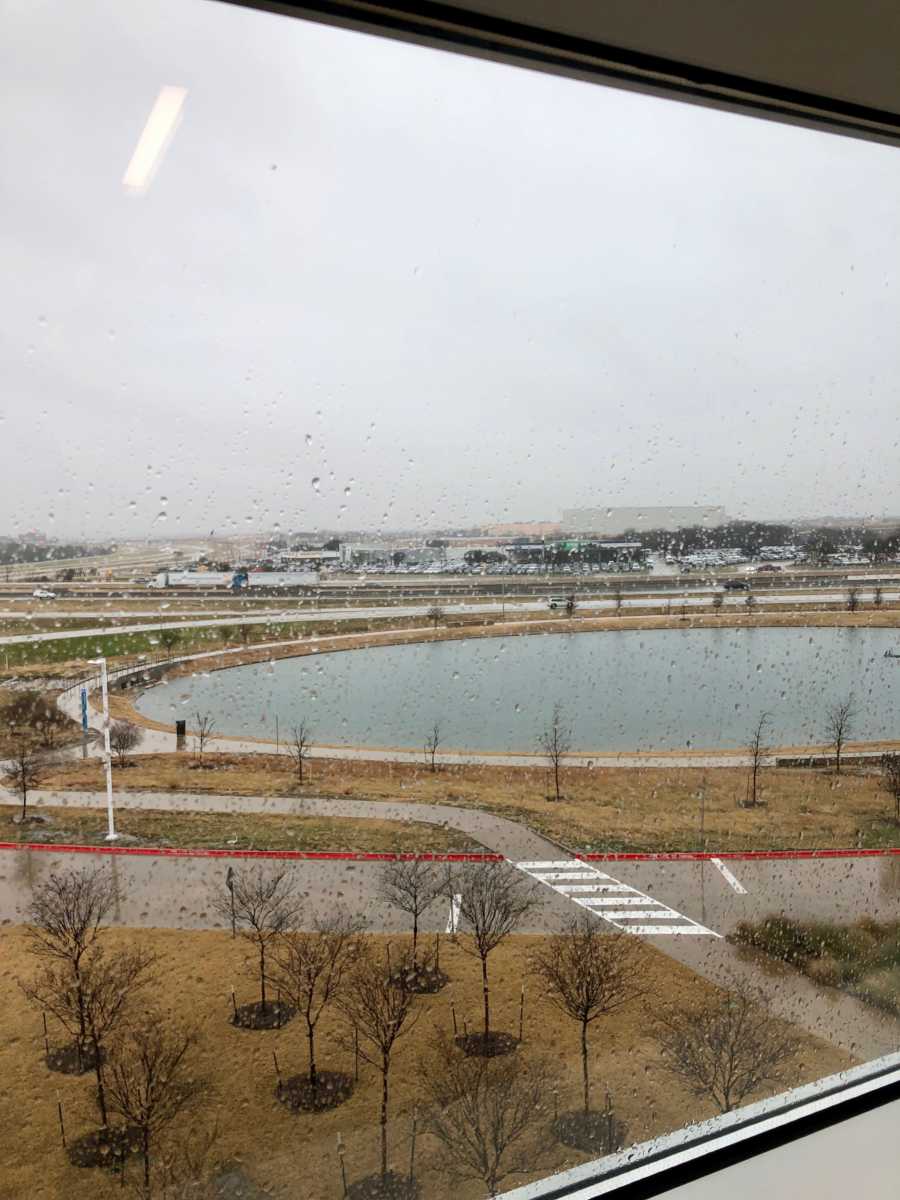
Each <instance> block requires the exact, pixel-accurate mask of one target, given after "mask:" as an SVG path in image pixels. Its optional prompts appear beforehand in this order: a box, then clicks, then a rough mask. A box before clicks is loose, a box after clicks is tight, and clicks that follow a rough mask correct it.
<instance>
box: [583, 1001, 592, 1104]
mask: <svg viewBox="0 0 900 1200" xmlns="http://www.w3.org/2000/svg"><path fill="white" fill-rule="evenodd" d="M581 1077H582V1082H583V1084H584V1111H585V1112H586V1113H587V1112H590V1111H591V1088H590V1083H589V1082H588V1023H587V1021H582V1022H581Z"/></svg>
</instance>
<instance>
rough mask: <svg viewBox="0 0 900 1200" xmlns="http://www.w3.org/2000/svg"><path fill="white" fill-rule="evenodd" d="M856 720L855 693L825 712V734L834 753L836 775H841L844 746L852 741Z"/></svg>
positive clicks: (832, 705) (830, 706)
mask: <svg viewBox="0 0 900 1200" xmlns="http://www.w3.org/2000/svg"><path fill="white" fill-rule="evenodd" d="M855 720H856V705H855V704H854V700H853V693H852V692H851V693H850V695H849V696H848V697H847V698H846V700H842V701H840V702H839V703H836V704H831V705H829V707H828V708H827V709H826V711H825V732H826V734H827V739H828V740H827V744H828V745H829V746H830V747H831V749H832V750H833V751H834V773H835V775H840V773H841V758H842V756H843V753H844V746H845V745H846V744H847V742H848V740H849V739H850V735H851V734H852V732H853V723H854V721H855Z"/></svg>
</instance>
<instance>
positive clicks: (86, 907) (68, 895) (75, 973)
mask: <svg viewBox="0 0 900 1200" xmlns="http://www.w3.org/2000/svg"><path fill="white" fill-rule="evenodd" d="M114 903H115V888H114V886H113V883H112V881H111V879H110V877H109V876H108V875H107V874H106V873H105V872H104V871H103V870H101V869H100V868H99V867H94V868H85V869H84V870H82V871H70V872H68V874H66V875H56V874H53V875H51V876H50V878H49V879H48V880H47V881H46V882H45V883H43V884H41V885H40V886H39V887H38V888H37V889H36V890H35V892H34V895H33V898H32V902H31V908H30V911H29V918H30V924H29V926H28V930H27V937H28V949H29V950H30V952H31V953H32V954H34V955H35V956H37V957H38V958H43V959H48V960H50V963H51V965H55V966H57V967H59V968H60V969H61V970H62V971H63V972H64V973H65V974H66V975H67V976H68V978H69V986H70V987H71V988H72V989H73V991H74V993H75V995H74V997H73V1000H72V1003H73V1005H74V1007H75V1009H76V1011H77V1013H78V1032H77V1036H76V1053H77V1054H78V1056H79V1059H80V1057H81V1055H82V1054H83V1052H84V1049H85V1047H86V1046H87V1044H88V1040H89V1032H88V1022H87V1010H86V1000H85V993H84V984H83V980H82V975H83V971H84V967H85V961H86V959H87V958H88V956H89V955H90V954H91V952H92V951H93V950H94V949H95V947H96V944H97V939H98V937H99V935H100V928H101V924H102V922H103V921H104V920H105V918H106V917H107V916H108V915H109V912H110V910H111V909H112V907H113V904H114Z"/></svg>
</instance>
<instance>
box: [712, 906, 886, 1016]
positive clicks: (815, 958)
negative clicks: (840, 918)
mask: <svg viewBox="0 0 900 1200" xmlns="http://www.w3.org/2000/svg"><path fill="white" fill-rule="evenodd" d="M730 940H731V941H733V942H735V943H737V944H738V945H742V946H750V947H752V948H754V949H756V950H761V951H763V952H764V953H765V954H768V955H769V956H770V957H772V958H776V959H778V960H779V961H781V962H785V963H788V964H790V966H792V967H796V968H797V970H799V971H802V972H803V974H804V975H806V976H807V977H808V978H810V979H811V980H812V981H813V982H814V983H816V984H818V985H819V986H822V987H834V988H839V989H840V990H841V991H843V992H847V993H849V994H850V995H851V996H856V997H857V998H858V999H860V1000H863V1001H865V1002H866V1003H867V1004H871V1005H874V1006H875V1007H877V1008H882V1009H885V1010H886V1011H887V1012H890V1013H893V1014H895V1015H900V921H875V920H873V919H872V918H871V917H862V918H861V919H860V920H858V921H855V922H853V923H852V924H839V923H837V922H834V921H799V920H795V919H793V918H791V917H785V916H780V915H779V916H770V917H766V918H765V919H764V920H762V921H755V922H752V921H742V922H741V924H740V925H738V927H737V930H736V931H735V933H734V934H733V935H732V936H731V939H730Z"/></svg>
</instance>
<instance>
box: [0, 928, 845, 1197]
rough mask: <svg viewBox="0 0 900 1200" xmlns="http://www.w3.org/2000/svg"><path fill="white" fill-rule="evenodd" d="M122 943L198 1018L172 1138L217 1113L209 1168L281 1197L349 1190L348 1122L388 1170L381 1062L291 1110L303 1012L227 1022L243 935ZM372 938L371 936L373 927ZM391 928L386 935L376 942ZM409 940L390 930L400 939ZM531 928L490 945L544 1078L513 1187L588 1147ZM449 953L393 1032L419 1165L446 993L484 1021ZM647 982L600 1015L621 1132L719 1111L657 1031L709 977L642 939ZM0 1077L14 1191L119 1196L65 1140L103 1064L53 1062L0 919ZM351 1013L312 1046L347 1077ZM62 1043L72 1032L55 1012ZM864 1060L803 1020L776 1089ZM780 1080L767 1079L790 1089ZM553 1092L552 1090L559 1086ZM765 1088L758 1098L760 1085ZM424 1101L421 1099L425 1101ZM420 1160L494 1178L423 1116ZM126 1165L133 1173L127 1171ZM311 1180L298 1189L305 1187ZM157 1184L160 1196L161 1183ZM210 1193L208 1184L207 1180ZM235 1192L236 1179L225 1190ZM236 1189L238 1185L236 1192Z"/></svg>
mask: <svg viewBox="0 0 900 1200" xmlns="http://www.w3.org/2000/svg"><path fill="white" fill-rule="evenodd" d="M103 937H104V940H105V943H106V944H107V945H108V946H109V947H110V948H116V947H132V946H134V945H136V944H140V945H143V946H146V947H148V948H149V949H152V950H153V951H154V952H156V953H157V954H158V955H159V964H158V967H157V970H156V980H155V982H154V984H153V986H152V988H151V993H152V999H153V1000H154V1002H155V1003H157V1004H160V1005H164V1006H165V1008H166V1010H167V1011H169V1012H170V1013H171V1016H172V1019H173V1020H175V1021H177V1022H179V1023H183V1024H188V1025H190V1026H191V1027H193V1028H194V1029H195V1030H196V1031H197V1043H196V1046H195V1048H194V1049H193V1050H192V1051H191V1054H192V1058H191V1063H192V1065H193V1067H194V1069H195V1071H196V1074H197V1075H198V1076H199V1077H201V1078H203V1079H205V1080H208V1081H209V1083H210V1085H211V1087H212V1091H211V1094H210V1096H209V1098H208V1100H206V1101H205V1102H204V1104H203V1105H202V1106H200V1107H199V1108H194V1109H190V1110H189V1111H188V1112H187V1114H185V1116H184V1117H183V1118H181V1119H180V1120H179V1121H178V1122H176V1123H175V1125H173V1126H172V1127H170V1129H169V1131H168V1137H169V1138H174V1139H178V1138H179V1137H181V1136H182V1135H187V1134H188V1133H194V1134H198V1135H199V1134H203V1133H204V1132H205V1131H206V1130H208V1129H211V1128H212V1127H213V1126H214V1125H217V1127H218V1129H217V1134H216V1136H215V1138H214V1140H213V1145H212V1152H211V1155H210V1161H209V1163H208V1164H206V1165H207V1166H208V1168H209V1170H210V1172H211V1173H215V1172H216V1170H217V1169H218V1168H219V1167H220V1166H221V1165H223V1164H228V1163H238V1164H240V1166H241V1169H242V1170H243V1172H244V1173H245V1175H246V1176H247V1177H249V1178H250V1179H251V1180H252V1181H253V1182H254V1183H255V1184H256V1185H257V1186H258V1187H261V1188H264V1189H265V1192H266V1195H268V1196H271V1197H272V1198H273V1200H291V1198H293V1197H297V1196H298V1195H300V1194H301V1193H302V1195H303V1197H304V1200H338V1197H340V1195H341V1192H342V1189H341V1182H340V1169H339V1165H338V1159H337V1156H336V1154H335V1145H336V1140H337V1135H338V1134H339V1133H340V1134H341V1136H342V1138H343V1141H344V1144H345V1146H346V1167H347V1175H348V1180H349V1181H350V1182H352V1181H354V1180H355V1179H358V1178H360V1177H362V1176H364V1175H367V1174H369V1173H371V1172H372V1171H374V1170H377V1166H378V1105H379V1101H380V1093H381V1087H380V1075H378V1074H377V1072H376V1071H374V1070H373V1069H372V1068H371V1067H369V1066H367V1065H366V1064H365V1063H362V1064H361V1069H360V1079H359V1083H358V1086H357V1088H356V1090H355V1092H354V1093H353V1095H352V1096H351V1098H350V1099H349V1100H348V1101H347V1102H346V1103H345V1104H344V1105H342V1106H341V1107H339V1108H337V1109H334V1110H332V1111H330V1112H323V1113H319V1114H316V1115H308V1114H303V1113H301V1114H299V1115H295V1114H292V1113H291V1112H289V1111H288V1110H287V1109H285V1108H284V1107H283V1106H282V1105H280V1104H278V1103H277V1101H276V1100H275V1098H274V1095H273V1092H274V1088H275V1083H276V1078H275V1069H274V1064H273V1057H272V1055H273V1052H274V1053H275V1054H276V1055H277V1058H278V1063H279V1066H280V1069H281V1071H282V1073H283V1074H284V1075H285V1076H289V1075H292V1074H294V1073H297V1072H302V1071H303V1070H305V1066H306V1045H305V1034H304V1030H305V1026H304V1025H303V1024H302V1022H301V1021H300V1020H298V1019H295V1020H294V1021H293V1022H291V1023H290V1024H289V1025H287V1026H286V1027H284V1028H283V1029H280V1030H276V1031H270V1032H252V1031H248V1030H242V1029H236V1028H235V1027H234V1026H233V1025H231V1024H230V1020H229V1018H230V1010H231V1000H230V989H231V987H232V986H234V987H235V988H236V989H237V997H238V1003H241V1002H245V1001H250V1000H253V999H254V998H256V996H257V994H258V993H257V992H256V991H255V984H254V978H253V975H252V973H251V972H250V971H248V969H247V965H246V964H247V962H248V959H249V955H248V947H247V946H246V945H245V944H244V943H243V942H242V941H241V940H240V939H239V940H238V941H237V942H234V941H232V939H231V937H230V935H229V934H227V933H223V932H184V931H177V930H159V929H146V930H131V929H111V930H109V931H108V932H107V933H105V934H104V935H103ZM373 940H374V939H373ZM378 940H379V941H380V942H382V943H383V940H384V939H378ZM398 940H399V939H397V938H394V939H392V941H393V944H394V946H395V948H396V947H397V943H398ZM539 940H540V939H539V938H537V937H513V938H510V939H509V940H508V941H507V942H506V943H504V944H503V945H501V946H500V947H499V948H498V949H497V950H496V951H495V953H494V954H493V955H492V956H491V960H490V962H491V980H492V996H493V1000H492V1014H493V1021H492V1024H493V1025H494V1027H495V1028H497V1029H500V1030H507V1031H510V1032H516V1031H517V1029H518V1018H519V995H520V986H521V984H522V982H524V983H525V986H526V1002H525V1025H524V1042H523V1044H522V1046H521V1047H520V1049H519V1050H518V1051H517V1053H518V1054H519V1055H521V1056H522V1057H523V1058H524V1059H526V1061H528V1062H529V1063H533V1064H535V1065H536V1066H537V1065H538V1064H541V1067H540V1068H539V1069H541V1070H542V1071H543V1072H544V1078H545V1079H546V1091H545V1095H544V1099H543V1102H542V1104H541V1106H540V1108H539V1110H538V1111H536V1112H534V1114H533V1117H534V1120H533V1124H532V1127H531V1128H530V1130H529V1131H528V1132H527V1134H526V1137H525V1140H524V1142H523V1144H522V1148H523V1149H524V1150H526V1151H527V1152H528V1155H529V1156H530V1158H531V1161H532V1162H533V1164H534V1169H533V1170H532V1171H530V1172H529V1173H527V1174H524V1175H518V1176H514V1177H511V1178H509V1179H507V1181H506V1186H507V1187H509V1186H513V1185H515V1184H516V1183H523V1182H525V1181H526V1180H527V1179H529V1178H536V1177H540V1176H541V1175H545V1174H548V1173H550V1172H552V1171H554V1170H559V1169H563V1168H565V1167H569V1166H574V1165H576V1164H578V1163H581V1162H584V1161H587V1159H588V1158H589V1157H590V1156H588V1155H585V1154H581V1153H579V1152H578V1151H575V1150H571V1149H567V1148H565V1147H563V1146H561V1145H560V1144H559V1143H558V1142H556V1140H555V1138H554V1135H553V1133H552V1130H551V1128H550V1126H551V1122H552V1121H553V1117H554V1108H555V1107H556V1106H557V1105H558V1108H559V1110H560V1111H565V1110H567V1109H571V1108H575V1107H577V1106H578V1101H579V1095H580V1090H579V1089H580V1058H579V1040H578V1038H579V1034H578V1027H577V1025H576V1024H575V1023H574V1022H572V1021H568V1020H564V1019H563V1018H561V1017H560V1015H559V1013H558V1012H557V1010H556V1009H554V1008H553V1007H552V1006H551V1004H550V1002H549V1000H548V999H547V998H546V996H545V994H544V990H543V989H542V988H540V987H539V986H538V984H537V982H536V981H535V980H534V977H533V976H532V975H531V972H530V969H529V956H530V954H531V953H532V951H533V949H534V948H535V946H536V944H537V943H538V942H539ZM442 942H443V947H442V950H441V967H442V969H443V970H444V971H445V972H446V973H447V974H448V975H449V977H450V983H449V985H448V986H447V987H446V988H445V989H444V990H443V991H442V992H441V993H439V994H437V995H434V996H421V997H418V998H417V999H416V1000H415V1007H416V1010H417V1011H418V1013H419V1019H418V1021H417V1022H416V1024H415V1026H414V1027H413V1028H412V1030H411V1032H410V1033H409V1034H408V1035H407V1036H405V1037H403V1038H402V1039H401V1040H400V1041H399V1042H398V1043H397V1046H396V1049H395V1052H394V1055H393V1062H392V1071H391V1108H390V1121H389V1126H388V1134H389V1157H390V1164H391V1166H394V1167H396V1169H398V1170H399V1171H405V1170H407V1169H408V1166H409V1154H410V1145H409V1134H410V1128H411V1118H412V1112H413V1108H414V1106H415V1105H417V1104H418V1105H420V1106H421V1104H422V1101H423V1091H422V1078H423V1073H424V1072H425V1071H427V1070H428V1065H427V1064H428V1063H429V1061H430V1057H429V1046H430V1043H431V1039H432V1037H433V1034H434V1030H435V1029H436V1028H438V1029H441V1030H444V1031H445V1032H452V1017H451V1010H450V1001H451V999H452V1001H453V1004H454V1007H455V1011H456V1014H457V1019H458V1021H459V1023H460V1026H462V1023H463V1021H464V1020H466V1021H467V1022H468V1024H469V1027H470V1028H474V1027H476V1023H477V1020H478V1014H479V1012H480V1003H481V991H480V988H481V981H480V972H479V965H478V960H477V959H474V958H472V957H471V956H470V955H468V954H466V953H464V952H463V950H462V949H461V948H460V947H458V946H455V945H453V943H452V942H451V941H450V939H442ZM640 949H641V954H642V957H643V959H644V964H643V965H644V970H645V982H646V986H647V988H648V995H647V997H646V998H645V999H644V1000H643V1001H638V1002H634V1003H632V1004H629V1005H626V1006H624V1007H623V1008H621V1009H619V1010H618V1011H616V1012H615V1013H613V1014H611V1015H609V1016H607V1017H604V1018H602V1019H601V1020H600V1021H598V1022H597V1024H596V1025H594V1026H593V1027H592V1034H591V1043H590V1045H591V1063H592V1071H593V1078H594V1101H595V1105H596V1106H597V1107H602V1104H603V1097H604V1093H605V1091H606V1090H607V1089H609V1091H610V1093H611V1095H612V1098H613V1103H614V1106H615V1111H616V1114H617V1116H618V1117H619V1118H620V1119H621V1120H623V1121H624V1122H625V1125H626V1143H628V1144H630V1143H634V1142H639V1141H642V1140H644V1139H646V1138H650V1137H654V1136H657V1135H660V1134H662V1133H665V1132H668V1131H671V1130H674V1129H677V1128H679V1127H681V1126H682V1125H684V1124H686V1123H688V1122H690V1121H695V1120H700V1119H703V1118H705V1117H708V1116H712V1115H713V1114H714V1109H713V1106H712V1105H711V1104H710V1103H709V1102H708V1101H706V1100H703V1099H698V1098H697V1097H695V1096H693V1095H692V1094H691V1093H690V1092H689V1091H688V1090H687V1088H686V1087H684V1086H682V1085H681V1084H680V1083H679V1082H678V1081H676V1080H674V1079H673V1078H672V1077H671V1076H669V1075H667V1074H663V1073H662V1072H661V1071H660V1070H659V1064H660V1059H659V1052H658V1049H657V1046H656V1043H655V1041H654V1040H653V1038H652V1036H651V1034H650V1017H651V1016H652V1013H653V1011H655V1010H656V1008H657V1006H658V1005H659V1004H660V1003H661V1002H664V1001H668V1000H678V1001H684V1002H687V1003H700V1002H702V1000H703V999H704V998H706V997H708V996H710V995H711V993H712V992H714V990H715V989H714V988H713V987H712V985H710V984H708V983H706V982H705V981H704V980H702V979H701V978H700V977H698V976H696V975H694V974H693V973H692V972H690V971H689V970H688V969H687V968H685V967H682V966H680V965H679V964H678V963H676V962H674V961H672V960H671V959H668V958H666V957H664V956H663V955H662V954H660V953H659V952H657V951H655V950H653V949H652V948H650V947H648V946H646V945H641V948H640ZM0 962H2V964H3V965H2V967H0V1077H2V1079H3V1093H4V1099H5V1101H6V1104H7V1111H8V1112H9V1113H17V1114H20V1117H21V1119H19V1120H6V1121H3V1122H0V1162H2V1163H3V1188H4V1189H5V1190H4V1193H3V1194H4V1195H8V1196H10V1197H12V1196H16V1197H25V1196H39V1195H40V1196H46V1197H48V1198H51V1197H60V1198H62V1197H65V1198H66V1200H88V1197H90V1200H114V1198H115V1197H119V1196H121V1195H122V1194H123V1192H122V1189H121V1187H120V1185H119V1181H118V1180H117V1179H115V1178H113V1177H111V1176H110V1175H108V1174H106V1173H105V1172H103V1171H100V1170H96V1169H95V1170H86V1169H77V1168H75V1167H72V1166H70V1165H69V1163H68V1161H67V1159H66V1157H65V1154H64V1152H63V1150H62V1147H61V1145H60V1135H59V1125H58V1116H57V1098H58V1099H59V1101H60V1103H61V1104H62V1106H63V1113H64V1119H65V1124H66V1132H67V1135H68V1137H69V1138H70V1139H74V1138H76V1137H78V1136H79V1135H80V1134H82V1133H84V1132H85V1131H86V1130H88V1129H91V1128H94V1127H95V1125H96V1111H95V1109H94V1106H93V1102H92V1099H91V1097H92V1094H93V1091H92V1084H91V1080H92V1076H91V1075H86V1076H84V1077H81V1078H77V1077H73V1076H64V1075H58V1074H51V1073H50V1072H48V1070H47V1068H46V1067H45V1065H44V1063H43V1039H42V1033H41V1020H40V1014H39V1013H37V1012H36V1011H35V1010H34V1008H33V1007H32V1006H30V1005H29V1004H28V1003H27V1002H26V1000H25V998H24V996H23V994H22V992H21V990H20V988H19V987H18V986H17V982H16V981H17V979H18V978H27V977H29V976H31V975H33V974H34V972H35V966H36V964H35V962H34V960H33V959H32V958H31V957H30V956H29V955H28V954H27V953H26V952H25V938H24V935H23V932H22V931H21V930H20V929H16V928H6V929H2V930H0ZM344 1029H345V1027H344V1026H343V1024H342V1023H341V1021H340V1019H339V1017H338V1015H337V1013H336V1011H335V1010H334V1009H333V1008H332V1009H327V1010H326V1012H325V1015H324V1016H323V1018H322V1021H321V1025H320V1030H319V1035H318V1039H317V1044H318V1054H317V1058H318V1064H319V1067H320V1069H323V1068H324V1069H331V1070H340V1071H344V1072H348V1073H350V1074H351V1075H352V1073H353V1068H354V1058H353V1051H352V1041H351V1048H350V1049H348V1048H347V1045H346V1037H345V1034H344ZM50 1037H51V1042H52V1043H54V1044H56V1043H61V1042H63V1041H64V1040H66V1039H65V1037H64V1035H62V1032H61V1030H59V1029H58V1028H56V1027H55V1026H54V1024H53V1023H52V1021H51V1026H50ZM850 1065H852V1060H851V1059H850V1058H849V1056H848V1055H846V1054H845V1053H844V1052H842V1051H840V1050H838V1049H836V1048H834V1047H832V1046H830V1045H828V1044H827V1043H825V1042H823V1041H821V1040H819V1039H817V1038H815V1037H813V1036H811V1035H808V1034H801V1049H800V1051H799V1052H798V1053H797V1055H796V1056H795V1058H794V1059H793V1060H792V1061H791V1062H790V1063H789V1064H788V1066H787V1069H786V1071H785V1076H784V1084H783V1085H782V1086H797V1085H799V1084H801V1083H805V1082H809V1081H811V1080H813V1079H816V1078H820V1077H821V1076H823V1075H827V1074H831V1073H833V1072H836V1071H839V1070H842V1069H845V1068H846V1067H848V1066H850ZM782 1086H778V1085H776V1086H774V1087H771V1088H769V1089H767V1090H768V1091H769V1092H774V1091H780V1090H782ZM554 1093H555V1094H554ZM762 1094H764V1093H762V1092H760V1093H758V1095H755V1096H753V1097H751V1099H757V1098H759V1096H761V1095H762ZM420 1114H421V1108H420ZM415 1172H416V1176H417V1178H418V1180H419V1182H420V1185H421V1189H422V1195H423V1196H427V1197H430V1198H432V1200H449V1197H451V1196H452V1197H453V1198H454V1200H476V1198H478V1197H482V1196H483V1195H484V1194H485V1191H484V1187H483V1185H479V1184H476V1183H471V1182H470V1183H462V1184H458V1183H454V1182H453V1181H451V1180H450V1179H448V1177H447V1175H446V1173H445V1172H442V1171H441V1170H440V1169H439V1168H438V1165H437V1159H436V1143H435V1142H434V1141H433V1139H432V1138H431V1137H429V1136H427V1135H424V1134H423V1133H422V1130H421V1125H420V1128H419V1138H418V1141H417V1148H416V1159H415ZM130 1173H131V1178H132V1180H136V1179H137V1171H136V1170H134V1169H132V1170H131V1172H130ZM298 1187H299V1189H300V1190H299V1191H298ZM154 1194H155V1193H154ZM204 1194H205V1193H204ZM229 1194H231V1193H229ZM242 1194H244V1193H243V1192H242Z"/></svg>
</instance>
